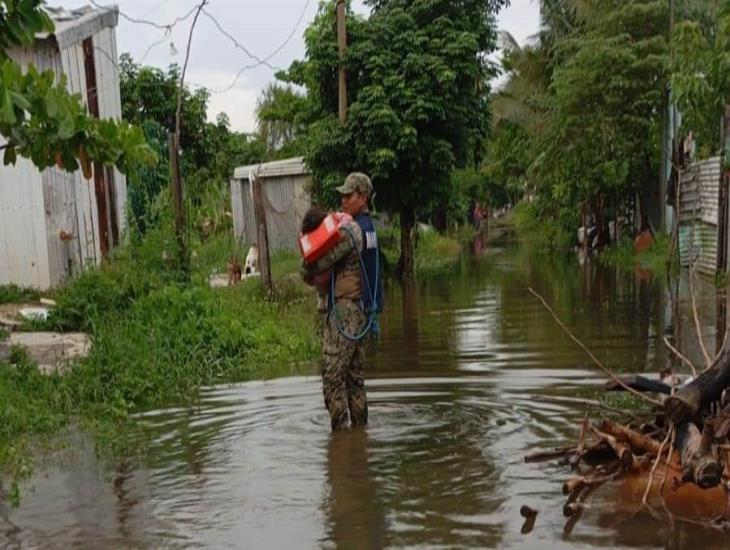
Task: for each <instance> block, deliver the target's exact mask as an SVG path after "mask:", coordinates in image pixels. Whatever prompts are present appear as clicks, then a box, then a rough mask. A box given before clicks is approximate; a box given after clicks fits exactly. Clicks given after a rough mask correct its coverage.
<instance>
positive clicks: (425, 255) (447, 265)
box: [378, 227, 474, 277]
mask: <svg viewBox="0 0 730 550" xmlns="http://www.w3.org/2000/svg"><path fill="white" fill-rule="evenodd" d="M473 236H474V232H473V231H471V230H467V231H464V230H462V231H461V232H459V233H457V234H454V235H442V234H441V233H438V232H437V231H433V230H429V231H422V232H421V233H420V234H419V235H418V239H417V242H416V250H415V269H416V275H418V276H420V277H430V276H435V275H440V274H444V273H449V272H451V271H453V270H454V269H455V268H456V266H457V264H458V261H459V258H460V257H461V250H462V247H463V243H466V242H468V241H469V240H470V238H471V237H473ZM378 237H379V239H380V243H381V246H382V250H383V255H384V256H385V258H384V259H385V264H386V269H385V270H386V273H387V272H389V271H392V269H393V267H394V266H395V265H396V264H397V263H398V258H399V256H400V230H399V229H398V228H397V227H389V228H386V229H383V230H380V231H379V232H378Z"/></svg>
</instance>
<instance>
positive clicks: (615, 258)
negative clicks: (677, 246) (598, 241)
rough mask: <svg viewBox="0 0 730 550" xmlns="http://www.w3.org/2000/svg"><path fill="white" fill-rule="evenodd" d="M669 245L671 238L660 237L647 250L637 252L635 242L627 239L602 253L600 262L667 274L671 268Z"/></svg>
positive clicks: (666, 236) (599, 256)
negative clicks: (669, 264)
mask: <svg viewBox="0 0 730 550" xmlns="http://www.w3.org/2000/svg"><path fill="white" fill-rule="evenodd" d="M669 245H670V237H669V236H668V235H660V236H659V237H658V238H657V240H656V241H654V243H653V244H652V245H651V247H649V248H648V249H647V250H644V251H643V252H637V251H636V250H635V248H634V240H633V239H630V238H625V239H622V240H620V241H619V242H618V243H616V245H615V246H613V247H611V248H608V249H606V250H603V251H601V253H600V254H599V255H598V260H599V261H600V262H603V263H606V264H609V265H615V266H618V267H622V268H626V269H633V268H634V267H636V266H640V267H645V268H648V269H650V270H651V271H652V272H653V273H655V274H657V275H660V274H662V273H666V271H667V269H668V267H669V266H668V262H667V259H668V257H669Z"/></svg>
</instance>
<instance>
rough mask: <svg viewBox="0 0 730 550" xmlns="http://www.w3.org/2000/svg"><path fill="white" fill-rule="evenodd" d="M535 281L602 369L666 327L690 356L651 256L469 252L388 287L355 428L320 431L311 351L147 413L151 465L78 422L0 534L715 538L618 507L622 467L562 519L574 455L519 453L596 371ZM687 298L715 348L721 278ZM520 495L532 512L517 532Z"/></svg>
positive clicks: (324, 544) (17, 537)
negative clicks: (409, 283)
mask: <svg viewBox="0 0 730 550" xmlns="http://www.w3.org/2000/svg"><path fill="white" fill-rule="evenodd" d="M528 286H532V287H533V288H535V290H537V291H538V292H540V293H541V294H542V295H543V296H544V297H545V299H546V300H547V301H548V302H549V303H550V304H552V305H553V307H554V309H555V310H556V312H557V314H558V315H559V316H560V317H561V319H562V320H563V321H564V322H565V323H566V324H567V325H568V326H569V327H571V329H573V330H574V332H575V333H576V334H577V335H578V337H579V338H581V339H582V340H583V341H584V342H585V343H586V345H588V347H590V348H591V350H592V351H593V352H594V353H595V354H596V355H597V356H598V357H599V358H600V359H601V360H602V361H604V362H605V364H606V365H607V366H609V367H610V368H612V369H615V370H617V371H623V372H651V373H655V372H658V371H659V370H661V369H662V368H665V367H667V366H673V367H675V368H679V365H677V364H676V363H675V361H674V360H673V358H671V357H670V356H669V354H668V352H667V349H666V347H665V346H664V344H663V343H662V338H663V336H665V335H666V336H669V337H670V338H671V339H672V340H673V341H675V342H676V341H678V342H679V347H680V348H681V349H684V350H686V351H687V354H688V355H689V356H690V357H691V358H692V359H697V358H698V357H699V355H698V353H699V352H698V350H697V346H696V342H695V341H694V339H693V332H692V331H693V330H694V329H693V327H692V323H691V318H690V316H689V312H690V310H689V309H688V306H687V304H686V303H685V302H684V301H683V302H677V301H676V300H674V299H673V298H672V296H673V293H674V289H673V288H671V285H668V284H667V283H666V282H665V281H664V280H661V279H656V278H652V277H651V275H650V274H648V273H646V272H644V271H640V270H639V271H637V272H635V273H630V272H629V273H627V272H622V271H619V270H616V269H611V268H602V267H600V266H598V265H595V264H594V265H592V266H590V267H588V268H581V267H580V266H579V265H578V262H577V260H576V259H575V258H574V257H567V258H554V257H546V258H540V257H537V256H535V255H534V254H532V253H531V252H530V251H529V250H526V249H523V248H518V247H511V248H505V249H490V250H485V251H483V252H482V253H481V255H480V257H478V258H475V257H473V256H471V255H468V254H465V255H464V258H463V260H462V263H461V265H460V266H459V269H458V270H457V272H456V273H455V274H453V275H449V276H445V277H439V278H434V279H432V280H426V281H422V282H421V283H420V285H419V287H418V289H417V290H416V293H415V295H413V296H409V297H406V298H405V299H404V297H403V296H402V293H401V291H400V289H399V288H391V289H390V291H389V293H388V301H387V305H386V307H387V310H386V313H385V315H384V316H383V317H382V318H381V327H382V331H383V337H382V339H381V341H380V342H379V343H378V344H377V346H376V349H375V350H371V353H370V354H369V358H368V362H367V375H368V382H367V388H368V396H369V400H370V426H369V427H368V428H367V429H366V430H356V431H349V432H342V433H337V434H331V433H330V430H329V418H328V415H327V413H326V411H325V408H324V405H323V403H322V397H321V383H320V380H319V376H318V374H317V366H316V365H310V366H306V367H302V369H299V371H298V372H293V373H292V375H291V376H288V377H282V378H275V379H271V380H266V381H257V382H250V383H244V384H240V385H235V386H224V387H215V388H209V389H207V390H206V391H204V392H203V394H202V395H201V399H200V402H199V403H198V404H197V406H195V407H185V408H170V409H166V410H159V411H152V412H148V413H145V414H143V415H141V418H140V421H141V422H142V423H143V425H144V427H145V431H146V432H147V433H148V435H149V437H150V439H151V451H150V459H149V461H148V463H147V465H146V467H145V468H142V469H131V468H125V467H120V468H118V469H116V470H114V469H111V470H110V469H108V468H107V467H105V466H104V465H103V464H102V463H100V462H98V461H97V459H96V458H95V453H94V449H93V446H91V445H90V444H88V443H85V442H83V441H80V442H79V443H78V445H75V446H74V449H73V452H70V453H69V454H71V455H72V458H71V459H66V460H63V461H61V462H60V463H59V464H51V465H49V466H47V467H46V468H45V469H43V470H39V471H38V472H37V475H36V476H35V477H34V478H33V479H32V480H31V481H30V482H29V483H28V484H27V485H25V486H24V487H23V490H24V498H23V501H22V505H21V507H20V508H17V509H12V508H9V507H8V506H7V505H6V504H0V547H2V548H16V547H17V548H195V547H209V548H381V547H398V548H400V547H426V548H435V547H438V548H557V547H560V548H585V547H596V548H617V547H658V548H690V547H696V546H697V545H698V544H701V545H702V547H703V549H710V548H725V547H726V543H725V542H723V541H724V537H723V536H722V535H720V534H716V533H714V532H711V531H702V530H699V529H696V528H692V527H688V526H686V525H681V524H676V525H674V526H671V525H669V524H668V523H664V522H661V521H657V520H655V519H653V518H652V517H651V516H649V515H647V514H645V513H642V514H639V515H636V516H633V517H630V516H631V513H632V512H633V508H635V506H636V505H638V502H631V501H628V500H626V498H625V497H624V496H623V493H622V491H621V488H620V487H618V486H616V485H607V486H605V487H603V488H602V489H601V490H600V491H599V492H597V493H596V494H595V495H594V497H593V498H592V500H591V501H590V505H591V506H590V508H589V509H588V510H587V511H586V513H585V515H584V516H583V518H582V519H581V521H580V522H579V523H578V525H577V526H576V528H575V530H574V532H573V534H572V536H570V537H569V538H564V537H563V525H564V523H565V518H564V517H563V513H562V506H563V502H564V497H563V495H562V493H561V485H562V482H563V481H565V479H567V478H568V477H569V475H570V472H569V469H568V467H567V466H561V465H557V464H554V463H544V464H525V463H524V461H523V457H524V455H525V454H528V453H530V452H534V451H537V450H540V449H549V448H552V447H556V446H563V445H567V444H570V443H572V442H573V441H574V440H575V439H576V437H577V432H578V427H579V423H580V420H581V419H582V418H583V415H584V414H585V413H586V411H588V410H591V403H592V402H594V400H595V398H596V397H597V396H598V395H599V394H600V392H601V388H602V385H603V382H604V379H603V378H602V375H601V373H600V372H599V371H597V370H596V369H595V368H594V367H593V366H592V365H591V364H590V362H589V359H588V358H587V357H586V355H585V354H584V352H583V351H581V350H580V349H579V348H578V347H577V346H575V345H574V344H573V343H572V342H571V341H570V340H569V339H568V338H566V337H565V335H564V334H563V333H562V331H561V330H560V328H559V327H558V326H557V325H556V324H555V322H554V321H553V320H552V318H551V317H550V315H549V314H548V313H547V312H546V311H545V310H544V309H543V307H542V306H541V305H540V304H539V302H538V301H537V300H536V299H535V298H534V297H533V296H532V295H531V294H529V292H528V291H527V287H528ZM683 294H684V295H685V296H686V293H683V291H682V288H681V287H680V289H679V295H680V296H682V295H683ZM699 305H700V311H701V313H702V321H703V325H704V331H705V335H706V338H707V342H708V347H709V348H711V349H715V346H716V345H717V343H716V338H715V335H716V331H717V328H718V327H717V326H716V325H717V323H716V299H715V297H714V294H713V293H711V292H709V291H708V292H703V293H701V294H700V304H699ZM525 504H526V505H529V506H530V507H532V508H534V509H536V510H538V511H539V515H538V517H537V522H536V525H535V528H534V530H533V531H532V532H531V533H529V534H526V535H523V534H521V533H520V529H521V526H522V523H523V518H522V517H521V516H520V513H519V509H520V507H521V506H522V505H525ZM632 507H633V508H632Z"/></svg>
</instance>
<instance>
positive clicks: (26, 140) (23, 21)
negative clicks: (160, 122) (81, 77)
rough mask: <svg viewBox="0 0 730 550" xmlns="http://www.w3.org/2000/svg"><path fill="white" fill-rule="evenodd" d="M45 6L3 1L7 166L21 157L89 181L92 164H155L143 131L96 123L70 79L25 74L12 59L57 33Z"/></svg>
mask: <svg viewBox="0 0 730 550" xmlns="http://www.w3.org/2000/svg"><path fill="white" fill-rule="evenodd" d="M43 4H44V2H43V0H0V135H2V136H3V138H5V143H4V144H2V145H0V149H4V155H3V162H4V163H5V164H14V163H15V162H16V159H17V157H18V156H21V157H25V158H28V159H30V160H31V161H32V162H33V164H35V165H36V166H37V167H38V168H41V169H43V168H48V167H50V166H53V165H56V166H58V167H59V168H63V169H65V170H68V171H75V170H77V169H78V168H79V167H81V169H82V170H83V172H84V175H85V176H86V177H87V178H90V177H91V174H92V170H91V167H92V163H93V162H101V163H103V164H107V165H116V166H117V167H118V168H119V169H120V170H121V171H122V172H129V171H130V170H132V169H133V168H134V167H136V166H138V165H139V164H144V163H149V162H151V161H152V160H153V159H154V153H153V152H152V150H151V149H150V148H149V147H148V146H147V144H146V143H145V140H144V135H143V134H142V131H141V130H140V129H139V128H136V127H134V126H131V125H130V124H129V123H127V122H123V121H112V120H99V119H97V118H93V117H92V116H90V115H89V113H88V112H87V111H86V110H85V108H84V107H83V105H82V103H81V97H80V96H79V95H78V94H71V93H69V92H68V90H67V89H66V79H65V77H63V76H61V77H60V78H59V79H58V80H59V81H58V82H57V81H56V75H54V74H53V72H52V71H44V72H41V73H39V72H38V71H37V70H36V69H35V67H33V66H32V65H30V66H29V67H28V69H27V71H26V72H23V71H22V70H21V67H20V66H19V65H18V64H17V63H16V62H15V61H13V59H12V58H11V57H10V55H11V54H12V50H13V48H17V47H28V46H31V45H32V44H33V42H34V40H35V36H36V34H38V33H40V32H52V31H53V28H54V27H53V22H52V21H51V19H50V18H49V16H48V14H47V13H46V12H45V11H44V10H43Z"/></svg>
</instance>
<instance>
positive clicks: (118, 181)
mask: <svg viewBox="0 0 730 550" xmlns="http://www.w3.org/2000/svg"><path fill="white" fill-rule="evenodd" d="M47 10H48V12H49V13H50V15H51V18H52V19H53V21H54V23H55V27H56V29H55V31H54V33H53V34H50V35H39V36H38V37H37V40H36V42H35V44H34V45H33V47H31V48H17V49H14V50H11V51H10V52H9V54H10V57H11V58H12V59H14V60H15V61H16V62H18V63H20V64H21V66H22V67H24V68H25V67H27V66H28V65H29V64H31V63H32V64H33V65H35V66H36V67H37V68H38V69H39V70H46V69H51V70H52V71H54V73H55V74H56V75H57V78H59V80H60V75H61V74H65V75H66V78H67V87H68V89H69V90H70V91H71V92H73V93H77V94H80V95H81V97H82V98H83V102H84V104H85V105H86V107H87V109H88V110H89V113H91V114H92V115H94V116H97V117H100V118H117V119H118V118H121V114H122V110H121V98H120V92H119V74H118V72H117V42H116V31H115V28H116V25H117V19H118V8H117V7H116V6H110V7H108V8H105V9H94V8H91V7H85V8H79V9H77V10H72V11H66V10H64V9H61V8H56V9H54V8H47ZM0 142H2V138H0ZM126 186H127V184H126V179H125V177H124V176H123V175H122V174H121V173H119V172H118V171H117V170H114V169H110V168H106V167H103V166H100V165H98V166H94V178H93V180H86V179H85V178H84V177H83V175H82V174H81V172H80V171H79V172H77V173H75V174H69V173H67V172H64V171H62V170H58V169H56V168H50V169H47V170H44V171H42V172H41V171H39V170H38V169H37V168H35V166H33V164H32V163H31V162H30V161H28V160H25V159H18V161H17V163H16V164H15V166H0V284H7V283H15V284H18V285H21V286H33V287H38V288H48V287H51V286H54V285H56V284H58V283H59V282H61V281H63V280H64V279H65V278H67V277H68V276H70V275H71V274H73V273H76V272H78V271H79V270H81V269H82V268H83V267H85V266H88V265H96V264H98V263H99V262H100V261H101V259H102V258H103V257H104V256H105V255H106V254H107V252H108V251H109V249H110V248H111V247H113V246H114V245H116V244H117V243H118V242H119V239H120V238H121V235H122V233H123V232H124V221H125V217H124V212H125V200H126V194H127V193H126Z"/></svg>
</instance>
